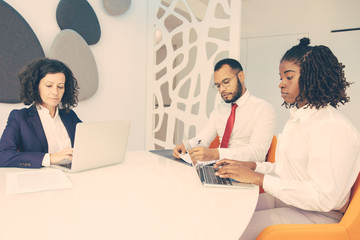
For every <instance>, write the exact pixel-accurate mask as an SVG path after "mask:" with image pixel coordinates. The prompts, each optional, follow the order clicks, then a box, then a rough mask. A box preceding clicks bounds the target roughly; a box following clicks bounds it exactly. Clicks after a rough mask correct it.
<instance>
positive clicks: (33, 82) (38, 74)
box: [18, 58, 79, 111]
mask: <svg viewBox="0 0 360 240" xmlns="http://www.w3.org/2000/svg"><path fill="white" fill-rule="evenodd" d="M49 73H63V74H64V75H65V92H64V95H63V97H62V99H61V102H60V104H59V108H63V109H65V110H67V111H69V110H70V108H72V107H76V106H77V103H78V95H79V87H78V83H77V80H76V78H75V77H74V75H73V73H72V71H71V70H70V69H69V68H68V67H67V66H66V65H65V64H64V63H62V62H60V61H58V60H55V59H48V58H41V59H38V60H34V61H33V62H31V63H30V64H29V65H27V66H26V67H25V68H24V69H23V70H22V71H21V72H20V73H19V74H18V77H19V79H20V86H21V87H20V88H21V91H20V100H21V101H22V102H23V103H24V104H25V105H31V104H42V99H41V97H40V92H39V83H40V80H41V79H42V78H44V77H45V76H46V75H47V74H49Z"/></svg>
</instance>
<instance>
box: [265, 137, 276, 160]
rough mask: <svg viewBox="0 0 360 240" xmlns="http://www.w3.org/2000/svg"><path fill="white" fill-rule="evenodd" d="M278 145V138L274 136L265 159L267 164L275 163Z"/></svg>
mask: <svg viewBox="0 0 360 240" xmlns="http://www.w3.org/2000/svg"><path fill="white" fill-rule="evenodd" d="M276 144H277V138H276V136H275V135H274V136H273V138H272V140H271V144H270V148H269V151H268V153H267V154H266V158H265V161H266V162H271V163H274V162H275V152H276Z"/></svg>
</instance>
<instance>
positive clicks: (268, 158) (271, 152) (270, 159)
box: [259, 135, 277, 193]
mask: <svg viewBox="0 0 360 240" xmlns="http://www.w3.org/2000/svg"><path fill="white" fill-rule="evenodd" d="M276 144H277V138H276V136H275V135H274V136H273V138H272V140H271V144H270V148H269V151H268V153H267V154H266V158H265V161H266V162H271V163H274V162H275V152H276ZM264 192H265V191H264V189H263V188H262V187H259V193H264Z"/></svg>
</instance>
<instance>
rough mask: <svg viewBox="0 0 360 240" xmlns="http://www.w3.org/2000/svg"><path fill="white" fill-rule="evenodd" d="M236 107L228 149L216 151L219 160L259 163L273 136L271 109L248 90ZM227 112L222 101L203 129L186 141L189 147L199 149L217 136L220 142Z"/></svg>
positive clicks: (263, 157)
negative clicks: (227, 159) (197, 147)
mask: <svg viewBox="0 0 360 240" xmlns="http://www.w3.org/2000/svg"><path fill="white" fill-rule="evenodd" d="M236 104H237V105H238V107H237V108H236V112H235V122H234V127H233V130H232V133H231V136H230V141H229V146H228V148H218V150H219V155H220V158H219V159H223V158H229V159H235V160H242V161H258V162H263V161H264V160H265V157H266V154H267V152H268V150H269V147H270V144H271V140H272V138H273V134H274V128H275V120H276V114H275V110H274V107H273V106H272V105H271V104H270V103H268V102H266V101H265V100H263V99H260V98H257V97H254V96H252V95H250V93H249V91H248V90H246V92H245V93H244V94H243V95H242V96H241V97H240V98H239V99H238V100H237V101H236ZM230 113H231V104H230V103H225V102H224V101H223V100H222V102H221V103H219V104H218V105H217V106H216V107H215V109H214V111H213V112H212V113H211V115H210V118H209V120H208V122H207V124H206V125H205V127H204V128H203V129H202V130H201V132H200V133H199V134H198V135H197V136H196V137H195V138H193V139H190V140H189V143H190V144H191V145H192V146H196V145H198V144H199V143H201V144H200V145H202V146H209V145H210V143H211V142H212V141H213V140H214V138H215V137H216V135H219V137H220V141H221V139H222V136H223V135H224V131H225V127H226V123H227V120H228V117H229V115H230Z"/></svg>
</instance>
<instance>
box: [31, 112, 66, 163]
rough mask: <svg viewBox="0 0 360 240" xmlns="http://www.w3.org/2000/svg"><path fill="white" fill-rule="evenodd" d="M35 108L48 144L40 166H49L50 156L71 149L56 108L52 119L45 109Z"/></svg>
mask: <svg viewBox="0 0 360 240" xmlns="http://www.w3.org/2000/svg"><path fill="white" fill-rule="evenodd" d="M36 108H37V111H38V113H39V117H40V121H41V124H42V126H43V129H44V132H45V136H46V140H47V143H48V153H47V154H45V156H44V159H43V162H42V166H50V154H52V153H56V152H59V151H61V150H64V149H67V148H71V140H70V137H69V134H68V132H67V131H66V128H65V126H64V124H63V122H62V121H61V118H60V115H59V109H58V108H56V112H55V116H54V118H52V117H51V116H50V112H49V110H48V109H47V108H45V107H43V106H41V105H37V106H36Z"/></svg>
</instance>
